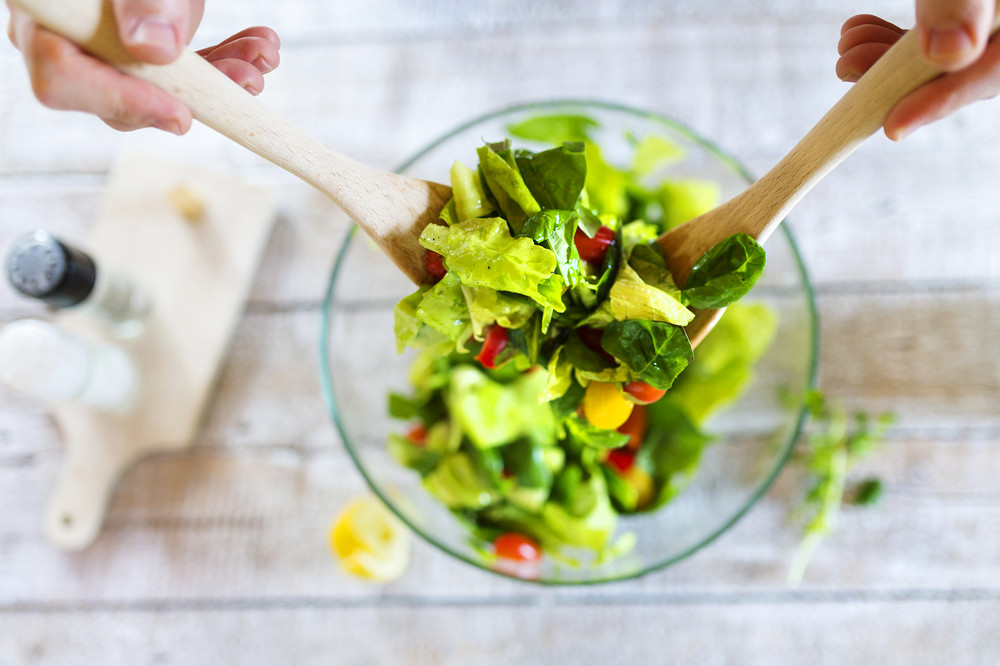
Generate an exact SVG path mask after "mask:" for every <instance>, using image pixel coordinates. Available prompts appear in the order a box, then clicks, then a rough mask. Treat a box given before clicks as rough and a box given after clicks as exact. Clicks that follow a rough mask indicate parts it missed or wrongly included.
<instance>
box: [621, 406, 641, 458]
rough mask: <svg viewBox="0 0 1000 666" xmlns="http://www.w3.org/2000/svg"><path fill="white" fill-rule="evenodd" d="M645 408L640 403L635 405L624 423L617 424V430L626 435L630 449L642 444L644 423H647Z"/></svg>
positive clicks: (633, 449) (627, 445) (632, 449)
mask: <svg viewBox="0 0 1000 666" xmlns="http://www.w3.org/2000/svg"><path fill="white" fill-rule="evenodd" d="M647 421H648V419H647V415H646V408H645V407H643V406H642V405H636V406H635V407H634V408H633V409H632V413H631V414H629V416H628V420H627V421H625V423H623V424H621V425H620V426H618V432H620V433H622V434H623V435H628V437H629V440H628V444H626V445H625V446H626V447H628V449H629V450H630V451H635V450H636V449H638V448H639V446H641V445H642V440H643V439H645V438H646V424H647Z"/></svg>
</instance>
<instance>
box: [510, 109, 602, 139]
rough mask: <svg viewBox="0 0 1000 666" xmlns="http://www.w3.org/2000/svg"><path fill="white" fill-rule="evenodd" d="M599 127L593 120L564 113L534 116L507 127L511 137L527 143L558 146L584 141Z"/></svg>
mask: <svg viewBox="0 0 1000 666" xmlns="http://www.w3.org/2000/svg"><path fill="white" fill-rule="evenodd" d="M598 127H600V123H598V122H597V121H596V120H594V119H593V118H590V117H588V116H583V115H577V114H571V113H565V114H553V115H547V116H534V117H532V118H528V119H527V120H524V121H522V122H519V123H513V124H511V125H508V126H507V131H508V132H509V133H510V135H511V136H516V137H518V138H521V139H527V140H529V141H539V142H542V143H553V144H560V143H565V142H567V141H585V140H586V139H588V138H589V137H590V135H591V133H592V130H594V129H597V128H598Z"/></svg>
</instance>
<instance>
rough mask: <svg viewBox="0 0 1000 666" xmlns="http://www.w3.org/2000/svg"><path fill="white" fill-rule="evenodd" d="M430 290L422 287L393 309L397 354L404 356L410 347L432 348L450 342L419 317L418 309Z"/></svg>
mask: <svg viewBox="0 0 1000 666" xmlns="http://www.w3.org/2000/svg"><path fill="white" fill-rule="evenodd" d="M430 289H431V288H430V287H429V286H427V285H424V286H421V287H420V288H419V289H417V290H416V291H415V292H413V293H412V294H410V295H409V296H407V297H406V298H404V299H402V300H401V301H399V303H397V304H396V306H395V308H393V319H394V322H395V323H394V329H395V333H396V353H397V354H402V353H403V350H404V349H406V348H407V347H408V346H409V347H418V348H420V347H431V346H435V345H438V344H440V343H443V342H446V341H447V340H448V338H447V337H446V336H445V335H443V334H442V333H440V332H438V331H436V330H434V329H433V328H431V327H430V326H428V325H427V324H426V323H424V322H423V320H421V319H420V317H418V316H417V308H419V307H420V303H421V302H422V301H423V300H424V296H425V295H426V294H427V292H428V291H430Z"/></svg>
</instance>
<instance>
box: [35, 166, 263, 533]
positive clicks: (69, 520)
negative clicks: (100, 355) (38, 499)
mask: <svg viewBox="0 0 1000 666" xmlns="http://www.w3.org/2000/svg"><path fill="white" fill-rule="evenodd" d="M275 217H276V215H275V208H274V202H273V197H272V195H271V192H270V191H269V189H267V188H262V187H260V186H252V185H249V184H247V183H245V182H242V181H241V180H240V179H238V178H236V177H234V176H232V175H229V174H225V173H219V172H216V171H213V170H210V169H206V168H203V167H201V166H195V165H191V164H179V163H171V162H167V161H163V160H161V159H158V158H152V157H144V156H139V155H128V156H125V157H123V158H122V159H121V160H120V161H119V162H118V163H117V165H116V167H115V168H114V170H113V172H112V174H111V178H110V183H109V186H108V190H107V194H106V198H105V201H104V205H103V206H102V209H101V211H100V214H99V217H98V219H97V221H96V223H95V224H94V226H93V227H92V230H91V233H90V235H89V237H88V239H87V241H86V242H85V243H84V246H85V249H86V250H87V251H88V252H89V253H90V254H91V255H92V256H93V257H94V258H95V260H96V261H97V264H98V267H99V270H100V269H104V270H108V269H113V270H118V271H122V272H124V273H126V274H127V275H129V276H130V277H131V278H132V279H133V280H134V281H135V283H136V284H137V286H138V287H140V288H141V289H143V290H144V291H145V293H146V294H147V295H148V296H149V298H150V300H151V301H152V310H151V314H150V316H149V319H148V323H147V326H146V328H145V329H144V331H143V333H142V334H141V335H140V336H138V337H136V338H133V339H129V340H119V339H116V338H114V337H113V334H112V333H111V332H109V331H107V330H105V329H104V328H103V327H101V326H100V325H99V324H98V323H97V322H94V321H93V320H91V319H89V318H87V317H86V316H84V315H82V314H79V313H72V312H71V311H67V312H66V314H62V315H60V316H59V317H58V318H57V324H58V325H59V326H61V327H63V328H65V329H66V330H70V331H72V332H73V333H75V334H77V335H79V336H80V337H82V338H84V339H87V340H90V341H103V342H112V343H114V344H118V345H120V346H121V347H122V348H124V349H125V350H126V351H127V352H128V353H129V354H130V355H131V357H132V359H133V361H134V362H135V363H136V366H137V368H138V370H139V374H140V381H141V386H140V389H139V394H138V397H137V399H136V402H135V405H134V407H133V408H132V409H131V410H130V411H129V412H128V413H127V414H126V415H124V416H114V415H109V414H102V413H99V412H95V411H93V410H90V409H87V408H84V407H80V406H77V405H59V406H56V407H54V408H53V415H54V417H55V419H56V421H57V423H58V425H59V428H60V431H61V433H62V436H63V440H64V442H65V446H66V460H65V463H64V466H63V469H62V471H61V474H60V477H59V480H58V481H57V485H56V488H55V491H54V493H53V495H52V497H51V499H50V502H49V505H48V508H47V510H46V515H45V518H44V522H45V534H46V537H47V538H48V540H49V541H50V542H51V543H52V544H54V545H55V546H57V547H59V548H63V549H67V550H78V549H82V548H85V547H86V546H88V545H90V544H91V543H92V542H93V541H94V539H96V538H97V535H98V533H99V532H100V529H101V525H102V524H103V521H104V516H105V513H106V511H107V507H108V503H109V500H110V497H111V495H112V491H113V489H114V487H115V484H116V483H117V481H118V479H119V478H120V477H121V475H122V473H123V472H124V471H125V470H126V469H128V468H129V467H130V466H131V465H132V464H133V463H135V462H136V461H137V460H139V459H140V458H142V457H143V456H146V455H149V454H151V453H155V452H162V451H177V450H179V449H183V448H185V447H187V446H189V445H190V444H191V443H192V441H193V439H194V435H195V432H196V430H197V428H198V425H199V423H200V421H201V416H202V413H203V411H204V408H205V404H206V402H207V401H208V399H209V397H210V394H211V391H212V388H213V385H214V383H215V380H216V378H217V376H218V373H219V367H220V365H221V362H222V359H223V358H224V356H225V353H226V349H227V347H228V345H229V340H230V338H231V336H232V333H233V330H234V329H235V327H236V324H237V322H238V320H239V318H240V316H241V314H242V312H243V309H244V304H245V301H246V297H247V294H248V292H249V290H250V286H251V284H252V281H253V276H254V274H255V272H256V269H257V265H258V263H259V261H260V258H261V255H262V253H263V250H264V247H265V245H266V243H267V240H268V237H269V235H270V232H271V228H272V226H273V223H274V220H275Z"/></svg>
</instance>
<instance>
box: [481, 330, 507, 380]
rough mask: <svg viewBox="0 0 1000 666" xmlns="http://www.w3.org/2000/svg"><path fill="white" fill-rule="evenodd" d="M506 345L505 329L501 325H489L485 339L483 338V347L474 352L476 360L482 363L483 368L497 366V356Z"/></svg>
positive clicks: (490, 368)
mask: <svg viewBox="0 0 1000 666" xmlns="http://www.w3.org/2000/svg"><path fill="white" fill-rule="evenodd" d="M506 346H507V329H506V328H504V327H503V326H490V329H489V331H487V332H486V339H485V340H483V348H482V349H481V350H479V353H478V354H476V360H477V361H479V362H480V363H482V364H483V367H484V368H487V369H489V370H492V369H493V368H495V367H497V356H498V355H499V354H500V352H502V351H503V350H504V347H506Z"/></svg>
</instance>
